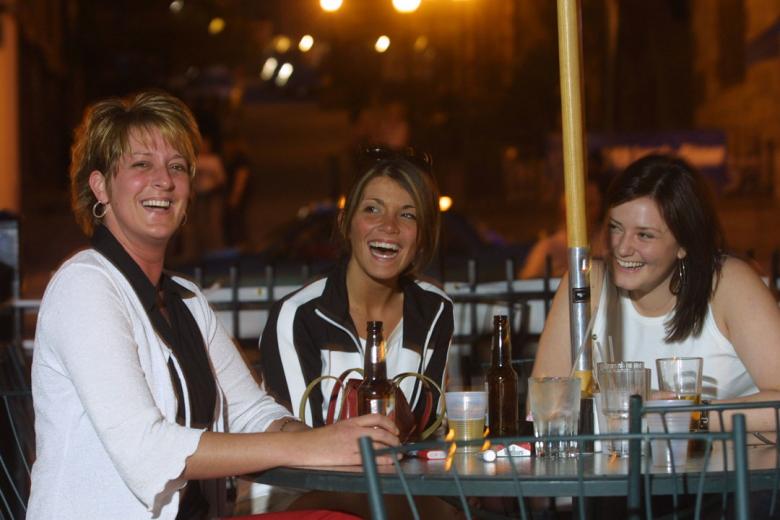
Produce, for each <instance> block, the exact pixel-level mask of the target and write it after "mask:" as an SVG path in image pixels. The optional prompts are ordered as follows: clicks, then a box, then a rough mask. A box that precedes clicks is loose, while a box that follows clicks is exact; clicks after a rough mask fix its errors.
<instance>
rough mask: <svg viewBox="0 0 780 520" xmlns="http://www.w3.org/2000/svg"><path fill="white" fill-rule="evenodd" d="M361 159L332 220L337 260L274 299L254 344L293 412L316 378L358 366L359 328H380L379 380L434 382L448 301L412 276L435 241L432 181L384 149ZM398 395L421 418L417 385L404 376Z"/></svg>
mask: <svg viewBox="0 0 780 520" xmlns="http://www.w3.org/2000/svg"><path fill="white" fill-rule="evenodd" d="M367 155H368V157H367V158H368V159H369V160H370V161H372V162H371V164H370V166H369V167H367V168H365V169H364V170H363V172H362V174H361V175H360V177H359V178H358V179H357V181H356V182H355V183H354V184H353V186H352V188H351V190H350V192H349V194H348V196H347V198H346V202H345V205H344V208H343V210H341V212H340V213H339V215H338V222H337V225H338V235H339V238H340V239H341V242H342V246H343V251H344V257H343V259H342V260H341V261H340V262H339V263H338V264H337V265H336V267H335V268H334V269H333V270H332V271H331V272H330V273H328V274H327V275H326V276H324V277H322V278H320V279H318V280H315V281H314V282H312V283H310V284H308V285H306V286H305V287H303V288H302V289H300V290H299V291H296V292H295V293H293V294H291V295H290V296H288V297H286V298H284V299H283V300H281V301H280V302H278V303H277V304H276V305H275V306H274V307H273V309H272V310H271V313H270V316H269V318H268V322H267V324H266V326H265V330H264V331H263V336H262V338H261V340H260V354H261V361H262V371H263V382H264V384H265V385H266V387H267V388H268V389H269V391H270V392H271V393H272V395H274V396H275V397H276V399H277V400H278V401H279V402H280V403H283V404H284V405H285V406H287V407H288V408H290V410H292V411H297V410H298V406H299V404H300V402H301V399H302V397H303V395H304V391H305V389H306V387H307V385H309V383H310V382H311V381H313V380H314V379H316V378H317V377H319V376H320V375H325V374H327V375H332V376H336V377H338V376H339V375H341V374H342V373H343V372H344V371H345V370H348V369H352V368H362V367H363V345H364V344H365V337H366V322H367V321H381V322H383V324H384V331H385V339H386V341H387V375H388V377H391V378H392V377H393V376H395V375H397V374H401V373H404V372H418V373H424V374H425V375H427V376H429V377H430V378H431V379H433V380H434V381H436V382H437V383H438V384H441V383H442V382H443V378H444V367H445V364H446V361H447V351H448V349H449V345H450V340H451V338H452V332H453V316H452V302H451V300H450V299H449V298H448V297H447V295H446V294H444V292H443V291H442V290H441V289H440V288H438V287H436V286H435V285H433V284H431V283H428V282H425V281H423V280H421V279H420V278H419V277H418V276H417V275H418V273H419V272H420V271H421V270H422V269H424V268H425V266H426V265H427V264H428V262H429V261H430V260H431V258H432V257H433V256H434V255H435V252H436V246H437V243H438V237H439V220H440V216H439V209H438V189H437V187H436V183H435V181H434V178H433V176H432V175H431V173H430V172H429V171H427V169H428V168H429V167H430V166H429V164H428V163H426V162H424V161H421V160H419V159H420V157H419V156H417V155H409V154H406V153H403V152H392V151H389V150H384V149H373V150H370V151H369V152H368V153H367ZM333 385H334V381H333V380H329V379H325V380H323V381H322V383H321V384H320V385H318V386H317V387H316V388H315V389H314V390H313V391H312V392H311V394H310V395H309V404H310V406H307V408H306V422H307V423H308V424H309V425H311V426H319V425H321V424H323V422H324V420H325V417H326V414H327V410H328V404H329V401H330V395H331V390H332V388H333ZM401 389H402V390H403V391H404V394H405V395H406V398H407V400H408V401H409V404H410V405H411V407H412V409H413V411H414V412H415V413H416V414H417V416H418V417H420V414H422V413H423V412H422V410H423V409H424V408H425V399H420V386H419V382H417V381H415V380H412V379H411V378H408V379H406V380H404V382H403V383H402V385H401ZM433 404H434V410H435V409H436V408H435V407H436V404H437V403H436V402H434V403H433Z"/></svg>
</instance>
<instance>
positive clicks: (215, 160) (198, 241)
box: [184, 133, 227, 262]
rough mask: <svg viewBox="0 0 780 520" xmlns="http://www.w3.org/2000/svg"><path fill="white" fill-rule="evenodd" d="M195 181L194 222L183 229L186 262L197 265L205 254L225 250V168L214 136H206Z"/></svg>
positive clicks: (192, 219)
mask: <svg viewBox="0 0 780 520" xmlns="http://www.w3.org/2000/svg"><path fill="white" fill-rule="evenodd" d="M202 143H203V144H202V148H201V151H200V154H199V155H198V158H197V163H196V165H195V170H196V172H197V175H195V177H194V178H193V181H192V190H193V192H194V193H193V198H192V207H191V209H190V211H189V213H188V214H189V217H190V219H191V221H188V222H187V223H185V226H184V232H185V236H184V259H185V260H187V261H191V262H192V261H194V262H197V261H199V260H201V259H202V258H203V255H205V254H208V253H213V252H214V251H218V250H220V249H222V248H223V247H225V240H224V238H223V211H224V203H223V197H224V190H225V183H226V181H227V174H226V173H225V165H224V163H223V161H222V157H221V156H220V154H219V148H218V141H217V138H216V137H215V135H214V134H206V133H204V134H203V141H202Z"/></svg>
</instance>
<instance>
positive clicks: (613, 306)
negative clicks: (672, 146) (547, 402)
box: [533, 155, 780, 430]
mask: <svg viewBox="0 0 780 520" xmlns="http://www.w3.org/2000/svg"><path fill="white" fill-rule="evenodd" d="M606 207H607V217H606V218H607V225H608V237H609V238H608V244H607V255H606V260H605V261H604V262H600V261H594V262H593V266H592V270H591V287H592V302H593V303H594V304H597V305H595V309H594V311H595V316H594V318H593V335H592V337H593V338H594V344H595V342H596V341H598V342H599V343H600V345H601V346H602V350H601V352H603V353H604V355H606V352H607V350H608V349H609V350H613V351H614V355H615V359H616V360H627V361H644V363H645V366H646V367H648V368H651V369H652V370H653V373H655V360H656V359H658V358H666V357H702V358H704V381H703V383H704V384H703V392H702V393H703V396H702V397H703V398H704V399H717V400H724V401H733V402H749V401H768V400H777V399H780V379H778V377H777V374H778V373H780V309H778V306H777V303H776V302H775V299H774V297H773V296H772V294H771V293H770V291H769V289H768V288H767V286H766V285H765V284H764V283H763V281H762V280H761V278H760V277H759V276H758V275H757V274H756V272H755V271H754V270H753V269H752V268H751V267H750V266H749V265H748V264H747V263H745V262H743V261H741V260H739V259H737V258H734V257H732V256H728V255H726V254H725V253H724V245H723V242H724V241H723V235H722V231H721V227H720V223H719V221H718V218H717V214H716V213H715V209H714V206H713V204H712V202H711V201H710V196H709V190H708V187H707V186H706V182H705V180H704V179H703V177H702V176H701V175H700V174H699V173H697V172H696V171H695V170H694V169H693V168H691V167H690V166H689V165H688V164H687V163H685V162H684V161H682V160H680V159H676V158H673V157H669V156H664V155H650V156H647V157H644V158H642V159H639V160H638V161H636V162H634V163H633V164H631V165H630V166H629V167H628V168H627V169H626V170H625V171H624V172H622V173H621V174H620V175H618V176H617V177H616V178H615V179H614V180H613V181H612V183H611V185H610V187H609V190H608V192H607V197H606ZM568 292H569V285H568V279H567V277H566V276H564V277H563V278H562V280H561V285H560V287H559V289H558V292H557V294H556V296H555V300H554V302H553V306H552V309H551V311H550V315H549V316H548V318H547V323H546V324H545V328H544V332H543V333H542V337H541V342H540V345H539V352H538V354H537V357H536V362H535V364H534V369H533V375H534V376H546V375H567V374H568V373H569V370H570V368H571V349H570V340H569V314H568V313H569V310H568ZM610 344H611V345H610ZM599 352H600V351H599V349H598V348H594V356H596V361H597V360H599ZM653 379H655V377H654V378H653ZM653 383H654V386H655V381H653ZM769 412H770V411H769V410H755V411H748V412H747V413H746V415H747V416H748V428H749V429H753V430H774V429H775V425H774V418H773V414H771V413H769ZM716 426H717V425H716Z"/></svg>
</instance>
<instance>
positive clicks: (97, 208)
mask: <svg viewBox="0 0 780 520" xmlns="http://www.w3.org/2000/svg"><path fill="white" fill-rule="evenodd" d="M100 208H102V209H103V211H100ZM107 211H108V204H106V203H105V202H100V201H97V202H95V204H94V205H93V206H92V216H93V217H95V218H96V219H98V220H100V219H101V218H103V217H105V216H106V212H107Z"/></svg>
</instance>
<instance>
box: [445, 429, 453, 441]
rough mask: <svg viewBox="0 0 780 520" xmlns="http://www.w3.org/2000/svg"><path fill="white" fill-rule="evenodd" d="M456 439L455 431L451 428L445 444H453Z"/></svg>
mask: <svg viewBox="0 0 780 520" xmlns="http://www.w3.org/2000/svg"><path fill="white" fill-rule="evenodd" d="M454 438H455V430H453V429H452V428H450V431H448V432H447V435H445V436H444V440H445V442H451V441H452V440H453V439H454Z"/></svg>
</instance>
